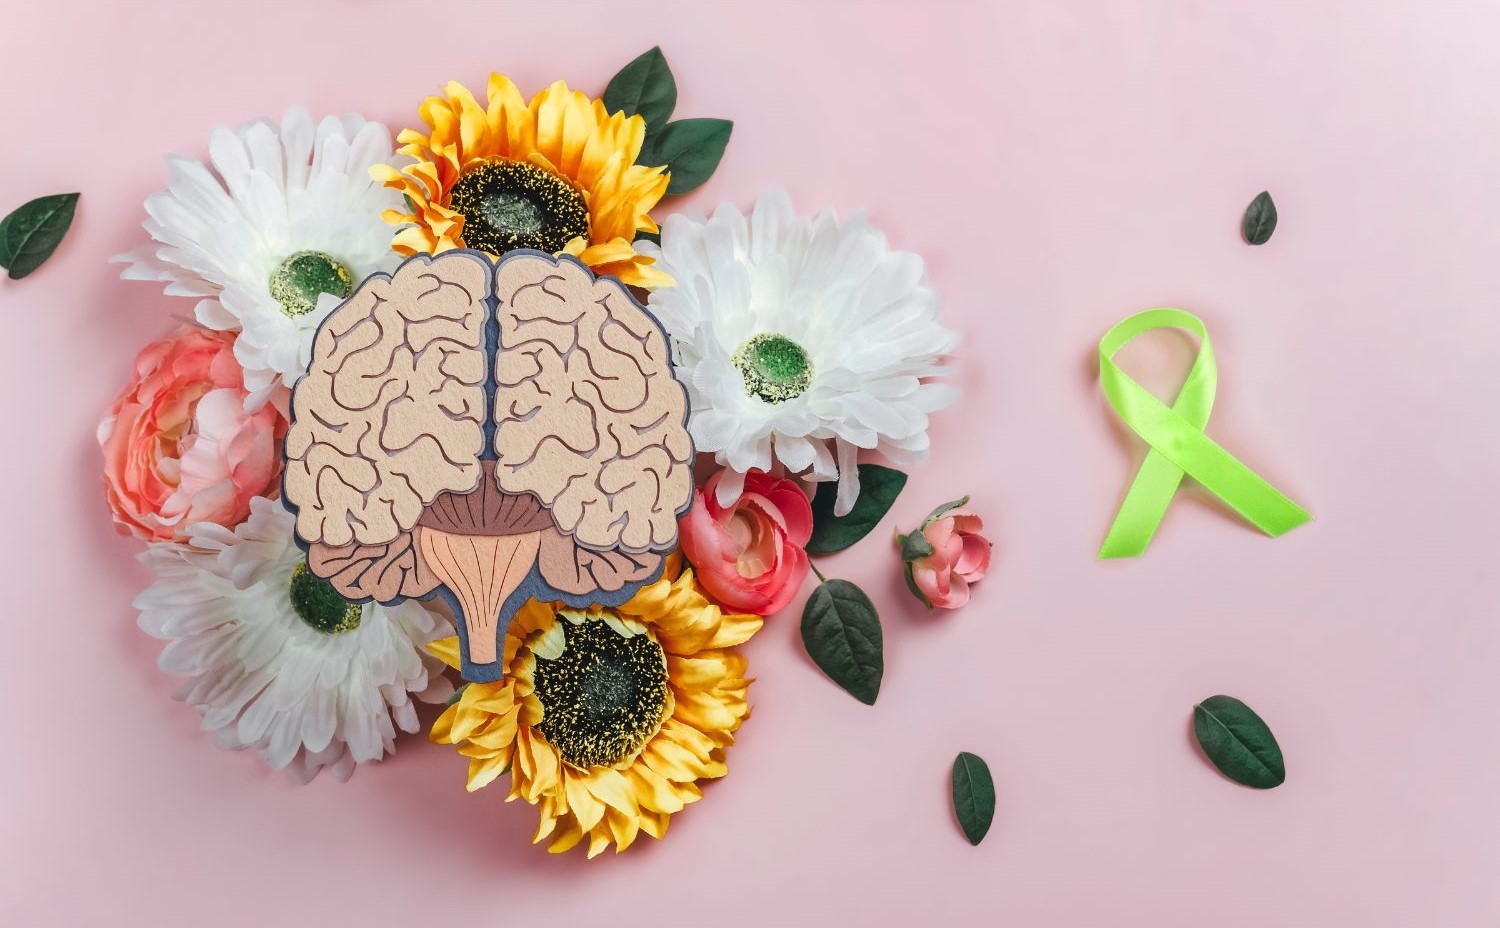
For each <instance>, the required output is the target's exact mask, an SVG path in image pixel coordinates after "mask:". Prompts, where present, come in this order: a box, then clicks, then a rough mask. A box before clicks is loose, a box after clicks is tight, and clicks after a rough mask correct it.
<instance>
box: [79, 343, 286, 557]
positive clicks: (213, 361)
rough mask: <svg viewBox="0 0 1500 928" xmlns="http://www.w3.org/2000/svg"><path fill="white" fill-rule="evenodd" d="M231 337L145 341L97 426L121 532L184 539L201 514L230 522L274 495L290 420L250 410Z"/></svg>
mask: <svg viewBox="0 0 1500 928" xmlns="http://www.w3.org/2000/svg"><path fill="white" fill-rule="evenodd" d="M246 396H247V393H246V391H245V382H244V374H243V372H242V371H241V370H240V366H239V363H238V362H236V361H235V359H234V338H233V337H232V336H229V335H226V334H224V333H219V332H207V331H203V330H201V329H185V330H183V331H181V332H178V333H177V334H176V335H173V336H171V337H169V338H165V339H163V340H161V341H159V342H155V343H153V344H151V345H147V346H146V348H145V349H144V350H143V351H141V353H140V355H138V356H137V357H136V361H135V380H134V381H132V382H131V384H130V385H129V386H128V387H126V388H125V391H124V392H123V393H121V394H120V397H119V399H117V400H115V402H114V405H113V406H112V407H110V411H109V415H108V416H106V417H105V419H104V421H103V422H101V423H100V424H99V446H100V447H101V448H102V449H103V451H104V492H105V496H106V498H107V499H108V501H109V507H110V509H111V510H113V512H114V517H115V522H116V524H117V525H119V526H120V529H121V531H122V532H129V533H131V534H133V535H135V536H137V537H138V538H142V539H145V540H146V541H182V540H183V539H184V538H185V536H186V531H187V527H188V526H189V525H192V524H193V523H195V522H213V523H216V524H218V525H222V526H224V527H225V528H233V527H234V526H236V525H238V524H239V523H240V522H243V521H244V520H245V518H246V517H247V516H248V515H249V514H250V500H251V499H252V498H253V497H256V496H275V495H277V491H278V489H279V487H278V481H279V479H280V476H281V439H282V436H283V435H284V434H285V432H286V420H285V419H284V418H283V417H282V415H281V413H280V412H279V411H277V409H276V408H275V406H274V404H266V405H264V406H261V407H260V409H259V410H258V411H257V412H254V413H247V412H246V411H245V399H246Z"/></svg>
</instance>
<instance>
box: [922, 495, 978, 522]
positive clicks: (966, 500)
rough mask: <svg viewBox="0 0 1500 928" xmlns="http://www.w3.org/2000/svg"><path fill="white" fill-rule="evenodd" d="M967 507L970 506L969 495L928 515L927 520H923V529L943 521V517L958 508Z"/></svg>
mask: <svg viewBox="0 0 1500 928" xmlns="http://www.w3.org/2000/svg"><path fill="white" fill-rule="evenodd" d="M967 505H969V497H968V496H967V495H964V496H961V497H959V498H958V499H955V500H950V501H948V502H946V503H944V504H943V505H941V506H939V507H937V508H936V509H934V510H932V511H931V512H929V513H928V514H927V518H925V519H923V520H922V527H923V528H926V527H927V526H929V525H931V524H932V523H934V522H936V521H937V520H938V519H941V518H942V517H943V516H945V515H947V514H948V513H950V512H952V511H953V510H955V509H957V508H958V507H960V506H967Z"/></svg>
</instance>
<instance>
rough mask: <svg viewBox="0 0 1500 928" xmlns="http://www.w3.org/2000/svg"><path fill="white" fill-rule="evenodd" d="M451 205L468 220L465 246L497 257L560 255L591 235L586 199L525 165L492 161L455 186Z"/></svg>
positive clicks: (546, 173) (564, 182)
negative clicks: (530, 252) (529, 252)
mask: <svg viewBox="0 0 1500 928" xmlns="http://www.w3.org/2000/svg"><path fill="white" fill-rule="evenodd" d="M450 203H451V205H452V208H453V209H454V210H455V211H456V212H458V213H460V214H462V215H463V217H464V228H463V241H464V244H465V245H467V246H468V247H470V248H478V249H480V250H482V251H487V252H489V253H490V254H494V255H503V254H505V253H506V252H509V251H514V250H516V249H518V248H535V249H537V250H538V251H545V252H547V253H548V254H555V253H557V252H559V251H562V250H563V248H564V247H565V246H566V245H567V244H568V242H570V241H572V240H573V239H575V238H579V237H580V236H581V237H584V238H587V237H588V234H589V210H588V204H587V203H586V202H585V201H584V198H583V195H582V194H581V193H579V192H578V190H577V189H575V188H574V187H573V185H572V184H570V183H568V181H567V180H565V179H563V178H561V177H559V176H557V175H556V174H553V173H551V172H549V171H546V170H544V169H542V168H539V167H537V166H536V165H534V164H529V163H527V162H524V161H509V160H506V159H504V158H492V159H490V160H488V161H484V162H481V163H480V164H479V165H477V166H475V167H472V168H469V169H468V170H467V171H465V173H464V175H463V176H462V177H460V178H459V179H458V181H457V182H456V183H454V185H453V193H452V196H451V198H450Z"/></svg>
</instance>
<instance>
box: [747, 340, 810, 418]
mask: <svg viewBox="0 0 1500 928" xmlns="http://www.w3.org/2000/svg"><path fill="white" fill-rule="evenodd" d="M731 360H732V361H734V366H735V367H738V368H739V369H740V374H741V375H742V376H743V377H744V378H745V392H747V393H749V394H750V395H751V396H757V397H760V398H761V399H762V400H764V401H766V402H767V403H784V402H786V401H787V400H789V399H793V398H795V397H798V396H801V395H802V394H803V393H806V392H807V388H808V387H809V386H811V385H812V379H813V364H812V359H811V358H809V357H808V356H807V351H806V350H804V349H803V347H802V346H801V345H799V344H797V343H796V342H794V341H792V340H791V339H790V338H787V337H786V336H785V335H780V334H777V333H775V332H762V333H761V334H759V335H757V336H755V337H754V338H752V339H750V340H749V341H747V342H745V343H744V344H743V345H741V346H740V347H739V348H738V349H736V350H735V352H734V357H733V358H731Z"/></svg>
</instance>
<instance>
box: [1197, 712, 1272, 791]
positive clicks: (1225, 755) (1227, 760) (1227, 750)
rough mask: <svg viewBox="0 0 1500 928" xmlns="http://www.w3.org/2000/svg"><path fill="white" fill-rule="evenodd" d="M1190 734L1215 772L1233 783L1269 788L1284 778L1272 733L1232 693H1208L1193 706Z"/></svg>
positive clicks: (1258, 717)
mask: <svg viewBox="0 0 1500 928" xmlns="http://www.w3.org/2000/svg"><path fill="white" fill-rule="evenodd" d="M1193 736H1194V737H1196V738H1197V739H1198V745H1199V746H1200V747H1202V748H1203V753H1204V754H1206V755H1208V759H1209V760H1210V761H1212V762H1213V765H1214V766H1215V767H1218V768H1219V772H1220V773H1222V774H1224V775H1225V776H1226V777H1228V778H1229V779H1231V780H1233V781H1234V782H1236V783H1239V784H1242V785H1244V786H1252V787H1254V788H1256V789H1270V788H1271V787H1273V786H1280V785H1281V784H1282V783H1284V782H1286V764H1285V762H1284V761H1283V760H1282V758H1281V746H1280V745H1278V744H1277V743H1276V736H1275V735H1273V734H1271V729H1270V728H1268V727H1267V726H1266V723H1265V722H1262V721H1261V719H1260V716H1258V715H1256V714H1255V712H1254V711H1252V710H1251V708H1250V707H1249V706H1247V705H1245V704H1244V703H1242V702H1240V701H1239V700H1238V699H1235V698H1234V697H1233V696H1210V697H1209V698H1207V699H1205V700H1203V701H1202V702H1200V703H1198V704H1197V705H1196V706H1194V707H1193Z"/></svg>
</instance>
